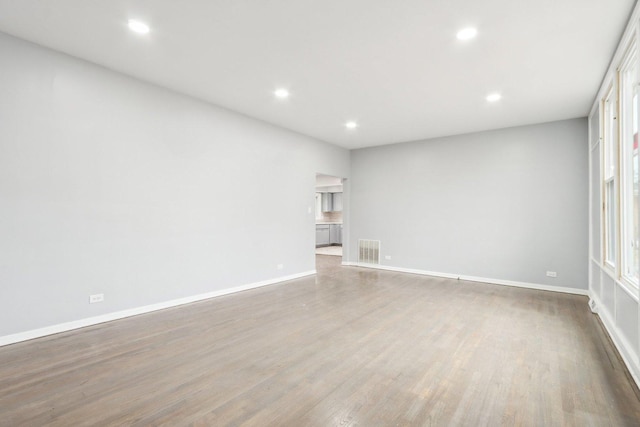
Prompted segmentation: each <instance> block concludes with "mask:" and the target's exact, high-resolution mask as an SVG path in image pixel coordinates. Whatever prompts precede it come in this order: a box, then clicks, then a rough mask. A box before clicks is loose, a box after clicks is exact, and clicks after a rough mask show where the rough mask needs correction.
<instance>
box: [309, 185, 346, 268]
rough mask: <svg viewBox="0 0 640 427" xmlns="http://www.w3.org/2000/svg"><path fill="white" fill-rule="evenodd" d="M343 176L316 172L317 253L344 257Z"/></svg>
mask: <svg viewBox="0 0 640 427" xmlns="http://www.w3.org/2000/svg"><path fill="white" fill-rule="evenodd" d="M343 200H344V186H343V184H342V178H339V177H336V176H330V175H323V174H320V173H318V174H316V198H315V201H316V203H315V212H316V255H326V256H339V257H342V231H343V205H344V203H343Z"/></svg>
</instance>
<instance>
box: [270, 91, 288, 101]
mask: <svg viewBox="0 0 640 427" xmlns="http://www.w3.org/2000/svg"><path fill="white" fill-rule="evenodd" d="M273 94H274V95H275V96H276V97H278V98H282V99H284V98H288V97H289V91H288V90H286V89H276V91H275V92H273Z"/></svg>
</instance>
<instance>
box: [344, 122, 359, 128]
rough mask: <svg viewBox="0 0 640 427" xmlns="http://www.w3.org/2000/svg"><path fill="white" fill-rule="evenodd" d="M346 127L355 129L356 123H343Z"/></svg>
mask: <svg viewBox="0 0 640 427" xmlns="http://www.w3.org/2000/svg"><path fill="white" fill-rule="evenodd" d="M344 125H345V127H346V128H347V129H355V128H357V127H358V123H356V122H354V121H350V122H347V123H345V124H344Z"/></svg>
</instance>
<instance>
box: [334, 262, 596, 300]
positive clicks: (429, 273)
mask: <svg viewBox="0 0 640 427" xmlns="http://www.w3.org/2000/svg"><path fill="white" fill-rule="evenodd" d="M342 265H347V266H355V267H364V268H375V269H378V270H388V271H397V272H400V273H411V274H420V275H423V276H434V277H444V278H446V279H454V280H456V279H457V280H466V281H469V282H480V283H489V284H491V285H501V286H515V287H518V288H527V289H537V290H540V291H552V292H562V293H565V294H575V295H585V296H589V291H588V290H587V289H576V288H568V287H563V286H550V285H541V284H538V283H528V282H516V281H512V280H502V279H490V278H486V277H476V276H465V275H461V274H451V273H439V272H435V271H426V270H417V269H413V268H402V267H391V266H386V265H378V264H363V263H358V262H343V263H342Z"/></svg>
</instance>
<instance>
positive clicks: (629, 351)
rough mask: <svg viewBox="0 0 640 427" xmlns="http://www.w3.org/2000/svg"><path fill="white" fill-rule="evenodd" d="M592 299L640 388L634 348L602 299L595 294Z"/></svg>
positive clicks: (638, 368)
mask: <svg viewBox="0 0 640 427" xmlns="http://www.w3.org/2000/svg"><path fill="white" fill-rule="evenodd" d="M590 298H591V299H592V300H593V301H595V304H596V310H597V312H598V313H597V315H598V316H600V319H601V320H602V324H603V325H604V328H605V330H606V331H607V333H608V334H609V337H611V341H612V342H613V345H614V346H615V347H616V349H617V350H618V353H619V354H620V357H622V361H623V362H624V364H625V365H626V367H627V369H628V370H629V373H630V374H631V377H632V378H633V380H634V381H635V382H636V385H637V386H638V387H640V365H639V364H638V358H637V356H636V354H635V352H634V351H633V346H632V345H631V344H630V343H629V341H628V340H627V339H626V338H625V336H624V334H622V333H621V332H620V330H619V329H618V327H616V324H615V322H614V321H613V319H612V318H611V314H610V313H609V312H608V311H607V308H606V306H605V305H604V304H602V302H601V301H600V298H599V297H598V296H597V295H595V294H592V295H591V296H590ZM600 307H602V309H600Z"/></svg>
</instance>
